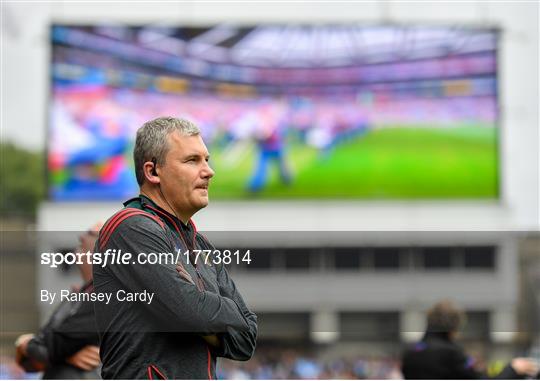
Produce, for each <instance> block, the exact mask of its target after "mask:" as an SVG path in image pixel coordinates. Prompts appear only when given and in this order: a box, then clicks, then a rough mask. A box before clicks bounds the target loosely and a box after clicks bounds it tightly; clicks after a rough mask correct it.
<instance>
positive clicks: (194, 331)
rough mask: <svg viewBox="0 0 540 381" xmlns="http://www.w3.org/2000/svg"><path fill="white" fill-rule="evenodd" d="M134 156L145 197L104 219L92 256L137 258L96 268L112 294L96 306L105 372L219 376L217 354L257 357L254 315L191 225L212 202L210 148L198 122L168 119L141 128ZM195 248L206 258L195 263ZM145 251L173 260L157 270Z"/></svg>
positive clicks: (108, 375)
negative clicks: (210, 190)
mask: <svg viewBox="0 0 540 381" xmlns="http://www.w3.org/2000/svg"><path fill="white" fill-rule="evenodd" d="M133 156H134V161H135V174H136V177H137V182H138V183H139V186H140V195H139V197H135V198H133V199H131V200H128V201H126V202H125V203H124V206H125V208H123V209H122V210H120V211H119V212H118V213H116V214H115V215H114V216H113V217H111V218H110V219H109V220H108V221H107V222H106V223H105V225H104V226H103V228H102V229H101V231H100V233H99V238H98V241H97V243H96V252H100V253H106V252H107V251H109V252H116V253H130V254H132V255H133V257H132V260H129V261H128V262H127V263H125V264H120V263H109V264H108V265H107V266H103V267H102V266H94V268H93V271H94V286H95V292H96V293H103V294H107V295H112V298H111V300H110V302H107V303H104V302H99V301H96V302H95V303H94V308H95V313H96V323H97V327H98V332H99V335H100V356H101V360H102V363H103V367H102V371H101V376H102V377H103V378H104V379H148V378H149V379H153V378H156V379H157V378H160V379H165V378H167V379H214V378H216V361H217V358H218V357H226V358H229V359H233V360H243V361H245V360H249V359H250V358H251V356H252V355H253V352H254V350H255V346H256V340H257V316H256V315H255V314H254V313H253V312H251V311H250V310H249V308H248V307H247V305H246V303H245V302H244V300H243V298H242V295H241V294H240V292H239V290H238V289H237V288H236V286H235V284H234V282H233V280H232V278H231V277H230V276H229V274H228V272H227V269H226V268H225V266H224V263H223V262H222V261H215V260H216V259H217V258H216V257H214V255H215V253H216V250H214V247H213V246H212V245H211V244H210V242H208V240H207V239H206V238H205V237H204V236H203V235H202V234H201V233H199V232H197V230H196V228H195V225H194V223H193V221H192V220H191V217H192V216H193V215H194V214H195V213H197V212H198V211H199V210H200V209H202V208H204V207H206V206H207V205H208V188H209V184H210V179H211V178H212V177H213V175H214V171H213V170H212V168H210V166H209V163H208V160H209V153H208V150H207V148H206V146H205V144H204V142H203V140H202V138H201V136H200V131H199V128H198V127H197V126H196V125H195V124H193V123H192V122H190V121H187V120H184V119H176V118H172V117H162V118H157V119H154V120H151V121H149V122H146V123H145V124H144V125H143V126H142V127H141V128H139V130H138V131H137V137H136V140H135V148H134V153H133ZM195 250H208V251H207V253H208V255H209V256H210V258H207V259H205V260H203V259H202V258H203V256H202V255H201V256H200V257H199V260H198V261H197V259H196V258H197V257H194V256H193V255H192V254H195ZM141 253H165V254H166V255H167V254H168V253H171V254H172V255H171V256H173V258H171V259H172V262H171V261H170V260H168V259H167V257H162V260H161V261H155V262H154V264H151V263H148V262H146V261H145V260H144V257H143V261H142V262H141V261H139V260H138V258H139V257H140V254H141ZM178 253H183V254H182V255H180V256H177V254H178ZM185 253H187V254H188V255H184V254H185ZM210 253H211V254H210ZM174 257H176V258H174ZM126 294H129V295H132V296H133V298H132V299H133V300H131V301H128V300H126V299H125V297H124V296H125V295H126ZM118 296H120V297H118ZM136 296H138V297H139V300H134V298H135V297H136ZM142 298H144V300H142ZM150 298H151V299H150Z"/></svg>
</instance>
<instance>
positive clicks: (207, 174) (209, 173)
mask: <svg viewBox="0 0 540 381" xmlns="http://www.w3.org/2000/svg"><path fill="white" fill-rule="evenodd" d="M214 174H215V172H214V170H213V169H212V167H210V164H209V163H208V162H207V161H205V164H204V168H203V173H202V177H203V178H204V179H211V178H212V177H214Z"/></svg>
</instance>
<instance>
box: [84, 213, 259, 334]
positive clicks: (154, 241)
mask: <svg viewBox="0 0 540 381" xmlns="http://www.w3.org/2000/svg"><path fill="white" fill-rule="evenodd" d="M100 239H101V236H100ZM98 242H99V241H98ZM98 247H99V246H98ZM107 249H111V250H113V249H116V251H117V253H118V252H119V250H121V251H122V253H131V254H132V257H131V260H130V261H131V263H130V264H107V266H106V267H103V268H102V269H103V271H105V272H108V273H109V275H110V276H112V278H115V279H116V280H117V281H118V282H119V283H120V284H121V286H122V288H123V289H125V290H126V291H128V292H143V291H147V292H148V293H154V298H153V300H152V303H151V304H146V303H141V306H144V307H143V308H147V309H148V311H149V312H150V313H151V314H152V315H153V316H155V318H156V321H158V322H159V324H160V327H163V331H173V332H197V333H216V332H226V331H227V329H229V328H234V329H236V330H238V331H245V330H248V329H249V326H248V323H247V321H246V318H245V317H244V316H243V315H242V313H241V311H240V309H239V308H238V306H237V305H236V303H235V302H234V301H233V300H231V299H230V298H227V297H224V296H220V295H217V294H214V293H211V292H208V291H199V290H198V289H197V287H196V286H195V285H193V284H192V283H190V282H188V281H185V280H184V279H183V278H181V277H180V275H179V274H178V272H177V271H176V263H171V261H164V260H162V261H161V263H157V264H148V263H141V262H140V261H138V255H139V253H146V254H148V253H157V254H159V253H167V254H168V253H171V254H172V256H174V258H175V259H176V250H175V247H174V246H173V244H172V242H171V240H170V239H169V237H168V236H167V233H166V231H165V230H164V229H163V228H162V227H161V226H160V225H159V224H158V223H157V222H155V221H153V220H152V219H150V218H147V217H145V216H140V215H137V216H132V217H129V218H128V219H126V220H124V221H123V222H122V223H121V224H120V225H119V226H118V227H117V228H116V229H115V230H114V231H113V232H112V234H111V235H110V238H109V239H108V240H107V242H106V244H105V246H104V247H103V248H102V250H100V251H101V252H102V253H105V252H106V250H107ZM181 250H182V252H184V251H185V250H186V248H181ZM179 260H181V261H183V263H184V265H185V267H186V268H188V267H189V266H190V265H188V264H187V263H186V259H185V256H183V255H180V256H179ZM95 272H96V266H94V274H95ZM96 282H97V281H96V277H94V287H95V289H96V292H99V287H100V285H99V284H97V283H96Z"/></svg>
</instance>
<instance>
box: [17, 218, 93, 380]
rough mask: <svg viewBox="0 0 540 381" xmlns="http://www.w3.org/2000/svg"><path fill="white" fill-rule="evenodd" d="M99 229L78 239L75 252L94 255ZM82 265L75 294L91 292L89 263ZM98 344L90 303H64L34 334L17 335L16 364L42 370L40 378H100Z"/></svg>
mask: <svg viewBox="0 0 540 381" xmlns="http://www.w3.org/2000/svg"><path fill="white" fill-rule="evenodd" d="M101 226H102V224H101V223H97V224H96V225H94V226H93V227H92V228H91V229H89V230H88V231H86V232H85V233H83V234H81V235H80V236H79V247H78V248H77V250H76V252H77V253H87V252H90V253H92V252H93V250H94V245H95V242H96V239H97V236H98V232H99V229H101ZM87 258H89V257H87ZM81 262H83V263H80V264H78V265H77V266H78V268H79V271H80V273H81V277H82V280H83V284H82V286H81V287H80V289H79V291H78V292H80V293H81V292H85V293H91V292H93V284H92V264H91V262H89V261H81ZM98 344H99V337H98V334H97V330H96V323H95V319H94V306H93V304H92V302H81V301H79V302H71V301H63V302H62V303H61V304H60V305H59V306H58V308H57V309H56V310H55V311H54V313H53V314H52V316H51V317H50V318H49V320H48V321H47V323H46V324H45V326H43V327H42V328H41V329H40V331H39V332H38V333H37V334H36V335H34V334H31V333H28V334H24V335H21V336H19V338H18V339H17V340H16V342H15V347H16V361H17V363H18V364H19V365H20V366H21V367H23V369H24V370H26V371H27V372H41V371H43V372H44V373H43V379H99V378H100V377H99V372H98V371H99V366H100V360H99V347H98Z"/></svg>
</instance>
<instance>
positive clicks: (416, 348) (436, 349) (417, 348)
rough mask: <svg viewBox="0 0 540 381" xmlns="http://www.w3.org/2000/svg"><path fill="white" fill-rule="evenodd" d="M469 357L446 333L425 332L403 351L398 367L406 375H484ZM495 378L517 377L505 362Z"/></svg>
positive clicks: (435, 377) (439, 377)
mask: <svg viewBox="0 0 540 381" xmlns="http://www.w3.org/2000/svg"><path fill="white" fill-rule="evenodd" d="M473 365H474V362H473V360H472V358H470V357H468V356H467V355H465V353H464V352H463V349H462V348H461V347H460V346H459V345H457V344H456V343H454V342H453V341H451V340H450V339H449V338H448V334H446V333H433V332H428V333H426V334H425V335H424V338H423V339H422V341H420V342H418V343H416V344H414V345H413V346H411V347H409V348H407V349H406V350H405V352H404V354H403V359H402V365H401V371H402V373H403V377H405V379H411V380H425V379H431V380H446V379H458V380H463V379H469V380H470V379H482V378H487V376H486V375H485V374H483V373H480V372H478V371H476V370H475V369H474V367H473ZM495 378H496V379H520V378H521V377H520V376H519V375H518V374H517V373H516V372H514V370H513V369H512V368H511V367H510V366H509V365H508V366H506V367H505V368H504V369H503V371H502V372H501V373H500V374H498V375H497V377H495Z"/></svg>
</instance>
